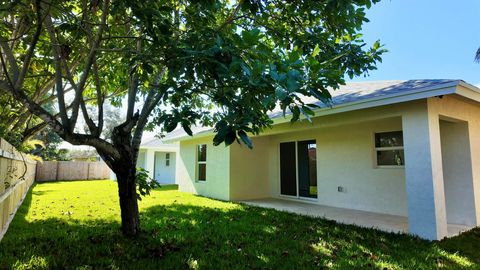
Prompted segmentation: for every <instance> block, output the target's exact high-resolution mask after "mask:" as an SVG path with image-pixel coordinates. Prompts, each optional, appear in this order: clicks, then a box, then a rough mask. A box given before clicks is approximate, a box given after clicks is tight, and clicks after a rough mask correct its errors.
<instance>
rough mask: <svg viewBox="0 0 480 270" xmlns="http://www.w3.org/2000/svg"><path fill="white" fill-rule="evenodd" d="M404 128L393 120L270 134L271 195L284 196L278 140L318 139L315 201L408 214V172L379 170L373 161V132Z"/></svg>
mask: <svg viewBox="0 0 480 270" xmlns="http://www.w3.org/2000/svg"><path fill="white" fill-rule="evenodd" d="M401 129H402V127H401V119H400V118H399V117H395V118H388V119H382V120H375V121H368V122H362V123H358V124H348V125H341V126H337V127H330V128H316V129H311V130H309V131H308V132H306V131H303V132H294V133H287V134H281V135H275V136H272V138H271V151H270V152H271V153H272V154H271V155H272V156H271V159H272V161H271V167H270V176H271V177H270V184H271V192H272V195H274V196H280V187H279V183H280V181H279V179H280V176H279V171H280V168H279V160H280V157H279V144H280V142H288V141H299V140H311V139H315V140H316V143H317V178H318V183H317V184H318V200H317V201H316V202H317V203H319V204H322V205H329V206H335V207H342V208H352V209H358V210H365V211H372V212H379V213H388V214H393V215H402V216H406V215H407V210H406V193H405V172H404V169H403V168H377V167H376V166H375V159H374V154H375V151H374V140H373V138H374V137H373V136H374V133H375V132H384V131H395V130H401ZM339 186H341V187H343V192H338V187H339Z"/></svg>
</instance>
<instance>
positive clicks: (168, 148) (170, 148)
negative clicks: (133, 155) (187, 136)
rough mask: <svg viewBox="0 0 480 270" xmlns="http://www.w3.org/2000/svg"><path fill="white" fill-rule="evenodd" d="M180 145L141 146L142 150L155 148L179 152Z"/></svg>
mask: <svg viewBox="0 0 480 270" xmlns="http://www.w3.org/2000/svg"><path fill="white" fill-rule="evenodd" d="M179 147H180V146H179V145H175V146H156V147H148V146H140V150H153V151H155V152H178V149H179Z"/></svg>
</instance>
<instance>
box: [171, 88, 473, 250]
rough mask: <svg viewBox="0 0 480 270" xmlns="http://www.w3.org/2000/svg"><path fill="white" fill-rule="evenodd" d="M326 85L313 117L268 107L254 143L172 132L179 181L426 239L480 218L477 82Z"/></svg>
mask: <svg viewBox="0 0 480 270" xmlns="http://www.w3.org/2000/svg"><path fill="white" fill-rule="evenodd" d="M331 93H332V95H333V106H332V107H326V108H322V109H318V110H317V111H316V116H315V117H314V118H313V119H312V120H313V123H309V122H308V121H301V122H298V123H294V124H291V123H290V119H289V117H286V118H284V117H283V115H282V114H281V113H273V114H272V118H273V120H274V125H273V127H272V128H271V129H268V130H265V132H264V133H262V134H261V135H259V136H254V137H253V138H252V140H253V143H254V148H253V150H249V149H248V148H247V147H245V146H242V145H238V144H234V145H232V146H230V147H225V146H224V145H221V146H217V147H214V146H213V145H212V138H213V131H212V130H208V129H206V130H203V131H200V132H198V133H197V134H196V135H194V136H193V137H189V136H186V135H181V134H178V133H177V134H175V135H173V136H170V138H169V140H170V141H179V142H180V151H179V158H178V163H177V175H176V178H177V183H178V184H179V189H180V190H181V191H186V192H192V193H195V194H199V195H203V196H208V197H213V198H218V199H222V200H236V201H244V202H247V203H252V204H256V205H260V206H267V207H268V206H271V207H275V208H279V209H283V210H289V211H294V212H299V213H302V214H315V215H320V216H325V217H327V218H332V219H336V220H339V221H342V222H347V223H355V224H359V225H363V226H372V227H378V228H380V229H386V230H393V231H404V232H408V233H411V234H414V235H418V236H420V237H422V238H425V239H432V240H433V239H441V238H443V237H446V236H450V235H453V234H456V233H458V232H460V231H462V230H465V229H468V228H471V227H474V226H478V225H480V89H478V88H476V87H474V86H472V85H470V84H467V83H465V82H463V81H461V80H410V81H381V82H360V83H348V84H347V85H345V86H343V87H341V88H340V89H338V90H335V91H332V92H331ZM309 102H310V101H309ZM311 102H315V101H314V100H311Z"/></svg>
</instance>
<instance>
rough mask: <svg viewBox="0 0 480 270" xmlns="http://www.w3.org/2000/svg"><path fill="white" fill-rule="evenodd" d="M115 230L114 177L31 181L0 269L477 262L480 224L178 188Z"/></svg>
mask: <svg viewBox="0 0 480 270" xmlns="http://www.w3.org/2000/svg"><path fill="white" fill-rule="evenodd" d="M140 207H141V217H140V218H141V222H142V228H143V233H142V235H141V236H140V237H139V238H138V239H126V238H124V237H123V236H122V234H121V233H120V229H119V222H120V219H119V207H118V198H117V192H116V183H115V182H112V181H88V182H87V181H80V182H56V183H43V184H37V185H35V186H34V187H33V188H32V190H31V191H30V192H29V193H28V195H27V198H26V200H25V202H24V203H23V205H22V207H21V208H20V209H19V211H18V212H17V215H16V217H15V219H14V221H13V222H12V224H11V226H10V229H9V231H8V232H7V234H6V236H5V238H4V239H3V240H2V241H1V242H0V269H11V268H14V269H98V268H101V269H144V270H145V269H188V268H190V269H436V268H440V269H479V268H480V251H479V250H480V230H479V229H476V230H473V231H471V232H469V233H466V234H463V235H461V236H459V237H456V238H452V239H449V240H445V241H441V242H428V241H423V240H419V239H417V238H413V237H410V236H406V235H397V234H388V233H384V232H380V231H377V230H370V229H362V228H358V227H355V226H350V225H340V224H337V223H335V222H332V221H326V220H323V219H318V218H310V217H303V216H298V215H294V214H289V213H284V212H278V211H275V210H270V209H262V208H256V207H251V206H245V205H241V204H236V203H228V202H221V201H217V200H212V199H208V198H203V197H198V196H194V195H191V194H187V193H181V192H178V191H177V190H176V188H175V187H174V186H166V187H162V188H160V189H157V190H155V191H154V192H152V195H151V196H149V197H146V198H144V199H143V200H142V201H141V202H140Z"/></svg>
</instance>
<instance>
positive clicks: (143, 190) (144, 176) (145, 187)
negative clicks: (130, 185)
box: [135, 167, 160, 201]
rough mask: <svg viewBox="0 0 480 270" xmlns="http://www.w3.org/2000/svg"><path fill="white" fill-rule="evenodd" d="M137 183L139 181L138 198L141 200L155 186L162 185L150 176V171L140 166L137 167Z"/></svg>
mask: <svg viewBox="0 0 480 270" xmlns="http://www.w3.org/2000/svg"><path fill="white" fill-rule="evenodd" d="M135 178H136V183H137V198H138V200H139V201H141V200H142V197H145V196H148V195H150V191H151V190H153V189H154V188H157V187H160V184H159V183H158V182H156V181H155V180H154V179H152V178H150V176H148V171H147V170H145V169H143V168H141V167H138V168H137V169H136V174H135Z"/></svg>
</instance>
